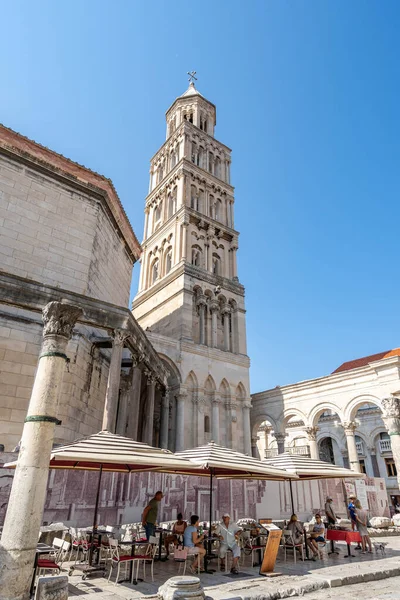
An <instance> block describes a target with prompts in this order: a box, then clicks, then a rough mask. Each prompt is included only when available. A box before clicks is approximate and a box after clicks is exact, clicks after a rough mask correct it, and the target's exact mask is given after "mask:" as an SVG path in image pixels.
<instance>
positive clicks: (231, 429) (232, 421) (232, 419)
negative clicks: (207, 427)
mask: <svg viewBox="0 0 400 600" xmlns="http://www.w3.org/2000/svg"><path fill="white" fill-rule="evenodd" d="M225 409H226V419H225V422H226V437H227V443H226V445H227V447H228V448H232V446H233V441H234V440H235V441H236V435H235V434H236V423H237V417H236V404H235V402H232V401H229V402H227V403H226V404H225Z"/></svg>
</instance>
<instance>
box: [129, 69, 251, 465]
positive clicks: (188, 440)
mask: <svg viewBox="0 0 400 600" xmlns="http://www.w3.org/2000/svg"><path fill="white" fill-rule="evenodd" d="M193 78H194V77H193V74H191V79H193ZM166 121H167V133H166V141H165V143H164V144H163V145H162V147H161V148H160V149H159V150H158V152H157V153H156V154H155V155H154V156H153V158H152V159H151V166H150V186H149V194H148V196H147V198H146V203H145V227H144V236H143V243H142V246H143V254H142V258H141V274H140V282H139V290H138V293H137V295H136V297H135V299H134V302H133V313H134V315H135V317H136V319H137V320H138V321H139V323H140V325H141V326H142V327H143V328H144V329H145V330H146V333H147V334H148V336H149V338H150V340H151V341H152V343H153V345H154V346H155V348H156V350H157V351H158V352H159V353H160V355H161V357H164V359H165V361H166V363H167V364H169V365H170V368H171V369H172V370H173V371H174V373H175V375H174V381H175V382H176V380H177V379H178V380H179V386H178V387H179V389H177V386H176V383H175V384H174V385H175V388H176V389H174V390H171V392H172V399H171V398H170V407H169V409H170V414H169V433H168V447H169V448H171V449H173V450H178V449H183V448H187V447H192V446H196V445H200V444H202V443H205V442H207V441H209V440H211V439H213V440H214V441H216V442H219V443H222V444H224V445H227V446H231V447H234V448H236V449H238V450H242V451H246V452H248V453H249V454H250V452H251V438H250V418H249V409H250V389H249V359H248V357H247V348H246V322H245V307H244V287H243V286H242V285H241V284H240V282H239V279H238V275H237V266H236V252H237V250H238V237H239V234H238V232H237V231H236V229H235V226H234V188H233V187H232V185H231V181H230V166H231V150H230V148H228V147H227V146H225V144H223V143H221V142H219V141H218V140H216V139H215V137H214V130H215V126H216V107H215V105H214V104H213V103H212V102H210V101H209V100H207V99H206V98H205V97H204V96H203V95H202V94H200V92H199V91H198V90H197V89H196V87H195V84H194V82H193V80H191V81H190V84H189V87H188V89H187V90H186V92H185V93H184V94H182V96H179V97H178V98H177V99H176V100H175V102H174V103H173V104H172V105H171V106H170V108H169V109H168V110H167V112H166ZM170 396H171V394H170ZM182 398H183V400H182ZM164 422H165V421H164Z"/></svg>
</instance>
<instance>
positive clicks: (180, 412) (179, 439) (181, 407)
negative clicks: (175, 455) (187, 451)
mask: <svg viewBox="0 0 400 600" xmlns="http://www.w3.org/2000/svg"><path fill="white" fill-rule="evenodd" d="M186 396H187V392H186V390H181V391H180V392H179V394H178V395H177V396H176V433H175V452H180V451H181V450H184V448H185V400H186Z"/></svg>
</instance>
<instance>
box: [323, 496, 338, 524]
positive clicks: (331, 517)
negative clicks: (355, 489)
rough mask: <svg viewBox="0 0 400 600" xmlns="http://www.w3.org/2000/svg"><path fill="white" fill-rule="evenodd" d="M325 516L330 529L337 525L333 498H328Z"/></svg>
mask: <svg viewBox="0 0 400 600" xmlns="http://www.w3.org/2000/svg"><path fill="white" fill-rule="evenodd" d="M325 515H326V518H327V519H328V527H329V526H332V525H334V524H335V523H336V521H337V517H336V513H335V509H334V508H333V504H332V498H331V496H327V497H326V502H325Z"/></svg>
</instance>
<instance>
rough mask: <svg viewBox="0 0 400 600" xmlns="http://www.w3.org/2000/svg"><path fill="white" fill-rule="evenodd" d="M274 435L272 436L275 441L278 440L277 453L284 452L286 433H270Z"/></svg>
mask: <svg viewBox="0 0 400 600" xmlns="http://www.w3.org/2000/svg"><path fill="white" fill-rule="evenodd" d="M272 435H273V436H274V438H275V439H276V441H277V442H278V454H283V453H284V452H285V440H286V436H287V434H286V433H279V432H278V433H277V432H275V433H273V434H272Z"/></svg>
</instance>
